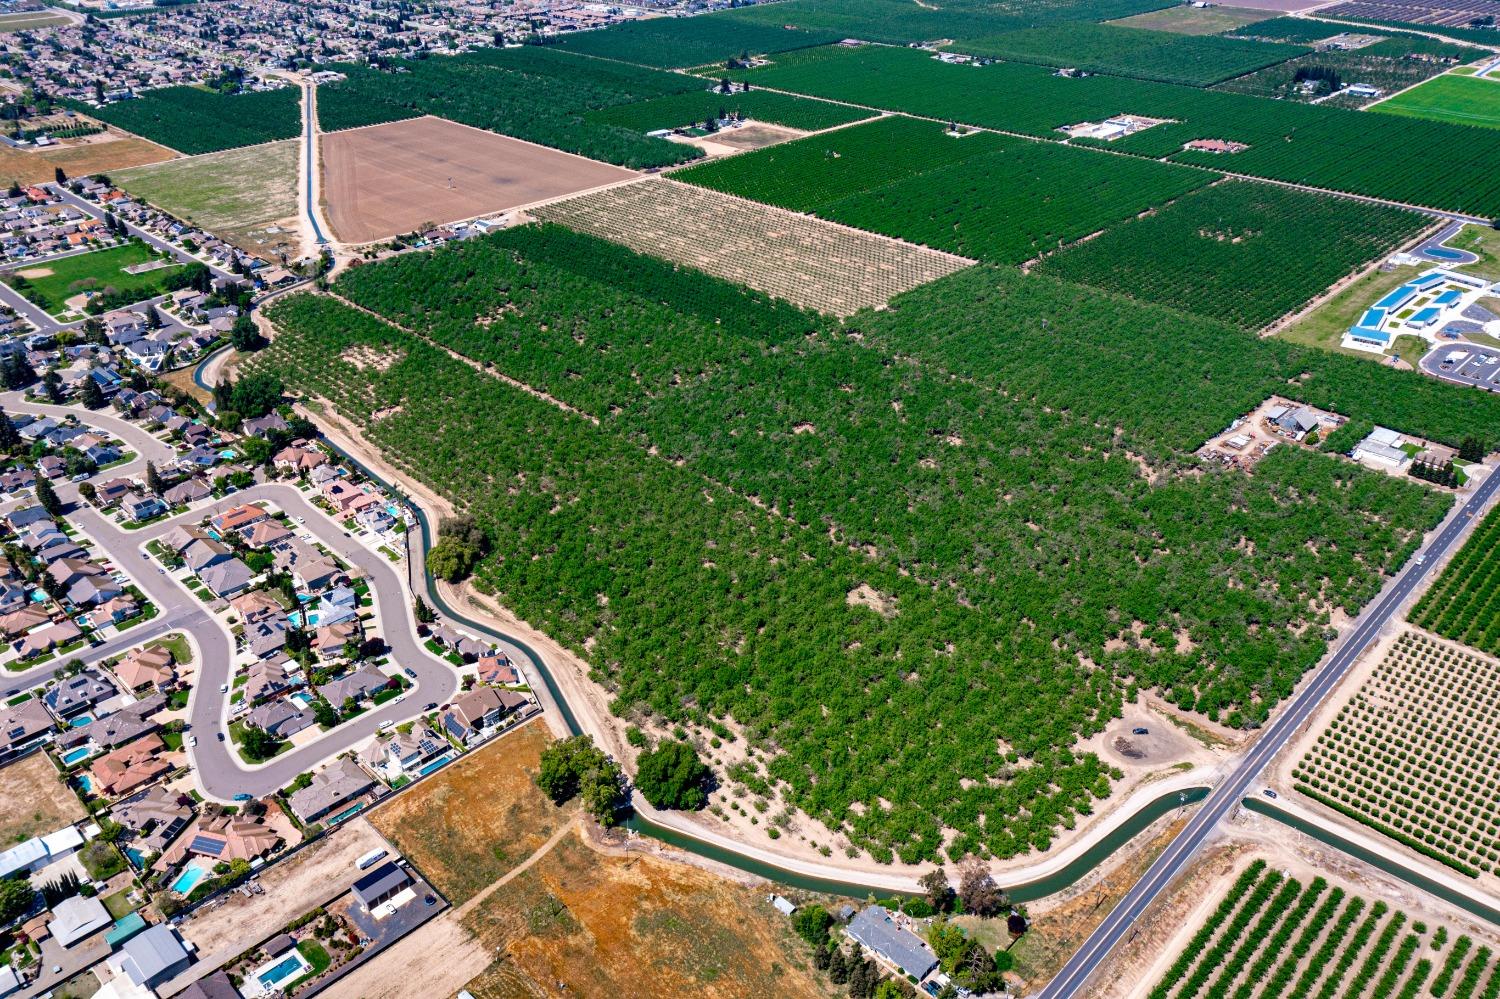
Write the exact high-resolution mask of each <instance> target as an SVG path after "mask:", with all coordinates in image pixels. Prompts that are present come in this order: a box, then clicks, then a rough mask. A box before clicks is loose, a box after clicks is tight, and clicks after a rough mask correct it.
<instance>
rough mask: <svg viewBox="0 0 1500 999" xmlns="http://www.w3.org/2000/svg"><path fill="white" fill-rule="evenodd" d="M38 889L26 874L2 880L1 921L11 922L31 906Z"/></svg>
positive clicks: (0, 886)
mask: <svg viewBox="0 0 1500 999" xmlns="http://www.w3.org/2000/svg"><path fill="white" fill-rule="evenodd" d="M34 898H36V891H35V889H33V888H32V887H31V882H30V881H29V880H27V878H26V876H25V875H22V876H20V877H17V878H6V879H5V880H3V881H0V923H9V922H10V921H11V920H13V919H15V918H17V917H18V916H20V915H22V914H23V913H25V912H26V910H27V909H29V908H31V901H32V899H34Z"/></svg>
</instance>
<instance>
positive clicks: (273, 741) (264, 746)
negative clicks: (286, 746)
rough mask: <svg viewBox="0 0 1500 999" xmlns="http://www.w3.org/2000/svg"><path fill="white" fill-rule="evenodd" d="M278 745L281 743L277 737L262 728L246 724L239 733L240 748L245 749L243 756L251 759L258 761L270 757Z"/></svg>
mask: <svg viewBox="0 0 1500 999" xmlns="http://www.w3.org/2000/svg"><path fill="white" fill-rule="evenodd" d="M280 745H281V743H280V742H279V741H278V740H277V738H276V737H275V736H274V735H272V734H271V733H270V732H267V731H266V730H265V729H263V728H254V727H252V726H248V725H247V726H246V727H245V730H244V732H243V733H242V734H241V735H240V748H241V749H243V750H244V751H245V756H247V757H248V758H249V759H251V760H252V761H256V762H259V761H261V760H266V759H270V758H271V757H272V756H274V755H275V753H276V750H277V748H278V747H279V746H280Z"/></svg>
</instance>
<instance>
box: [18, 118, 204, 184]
mask: <svg viewBox="0 0 1500 999" xmlns="http://www.w3.org/2000/svg"><path fill="white" fill-rule="evenodd" d="M176 155H177V154H176V153H174V152H172V150H170V149H168V148H167V147H166V146H158V145H157V144H156V143H154V142H147V141H146V140H145V139H141V138H137V137H136V136H134V135H125V134H122V133H120V132H116V131H114V130H110V131H108V132H105V133H103V134H102V135H91V136H89V137H88V138H87V139H84V140H79V141H76V142H74V141H70V142H69V143H68V144H67V145H58V146H53V147H51V148H48V149H12V148H10V147H9V146H4V147H0V177H3V178H5V179H6V180H7V181H9V180H15V181H17V182H18V183H22V184H39V183H42V182H44V181H51V180H52V179H53V177H54V175H55V173H56V170H57V168H58V167H62V168H63V171H64V172H65V173H67V175H68V176H69V177H84V176H87V175H89V174H94V173H109V172H110V171H112V170H123V169H124V168H126V167H133V166H142V165H144V164H146V163H160V162H162V161H163V160H169V159H172V158H173V157H174V156H176Z"/></svg>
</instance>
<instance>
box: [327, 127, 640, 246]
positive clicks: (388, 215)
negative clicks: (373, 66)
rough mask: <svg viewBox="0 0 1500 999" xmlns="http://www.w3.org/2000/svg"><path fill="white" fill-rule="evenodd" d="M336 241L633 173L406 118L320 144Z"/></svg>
mask: <svg viewBox="0 0 1500 999" xmlns="http://www.w3.org/2000/svg"><path fill="white" fill-rule="evenodd" d="M320 146H321V150H322V161H323V164H322V165H323V198H324V201H325V203H326V205H327V212H328V221H329V224H330V225H332V226H333V230H334V233H335V235H337V236H338V238H339V239H341V240H343V241H345V242H348V243H370V242H374V241H376V240H381V239H389V238H390V237H392V236H395V235H398V234H400V233H403V232H410V231H412V230H413V229H417V228H419V227H421V226H423V225H424V224H429V223H430V224H439V225H440V224H442V223H445V222H454V221H457V220H459V219H467V218H473V217H474V216H476V215H483V214H485V213H487V212H500V211H505V210H507V209H511V208H517V207H520V206H522V205H529V204H532V203H534V202H538V201H546V200H548V199H550V198H557V197H561V196H563V195H566V194H572V193H574V192H577V191H586V190H590V189H591V188H596V187H601V186H603V185H606V184H613V183H616V182H618V181H622V180H629V179H630V178H631V177H634V176H635V174H634V173H633V172H631V171H629V170H625V169H623V168H621V167H616V166H610V165H609V164H607V163H597V162H595V161H593V160H589V159H585V158H583V157H581V156H574V155H572V154H571V153H563V152H558V151H557V150H555V149H547V148H545V147H543V146H537V145H533V144H531V143H529V142H522V141H521V140H519V139H512V138H509V137H508V136H504V135H496V134H495V133H493V132H485V131H482V130H480V129H477V128H470V127H469V126H467V125H460V124H458V123H456V122H451V121H448V120H447V119H444V118H433V117H425V118H412V119H409V120H407V121H397V122H391V123H390V124H386V125H372V126H370V127H368V128H355V129H350V130H348V131H345V132H330V133H327V134H325V135H323V136H322V137H321V139H320Z"/></svg>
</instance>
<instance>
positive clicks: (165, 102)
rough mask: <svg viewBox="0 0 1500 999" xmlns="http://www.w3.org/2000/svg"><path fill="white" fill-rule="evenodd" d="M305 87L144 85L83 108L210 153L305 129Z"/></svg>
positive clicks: (173, 144)
mask: <svg viewBox="0 0 1500 999" xmlns="http://www.w3.org/2000/svg"><path fill="white" fill-rule="evenodd" d="M301 95H302V92H301V91H300V90H299V89H298V88H296V87H282V88H281V89H279V90H270V91H265V92H262V93H246V94H232V95H227V94H216V93H214V92H212V91H209V90H203V89H201V88H199V87H163V88H162V89H160V90H146V91H142V92H141V94H140V96H139V97H136V98H134V99H132V100H128V101H119V102H116V103H114V104H106V105H105V106H104V107H102V108H89V107H82V106H80V110H83V111H85V112H86V113H88V114H90V115H92V116H94V117H95V118H98V119H100V120H102V121H107V122H109V123H110V124H111V125H114V126H116V127H118V128H123V129H124V130H125V131H127V132H134V133H135V134H136V135H139V136H141V137H142V138H146V139H150V140H151V141H152V142H159V143H161V144H162V145H164V146H166V147H168V148H170V149H176V150H178V151H179V152H183V153H189V154H192V153H211V152H215V151H217V150H220V149H233V148H234V147H236V146H252V145H256V144H258V143H262V142H270V141H272V140H274V139H291V138H295V137H296V136H297V134H298V133H299V132H300V131H301V129H302V112H301V107H300V101H301V99H302V98H301Z"/></svg>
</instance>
